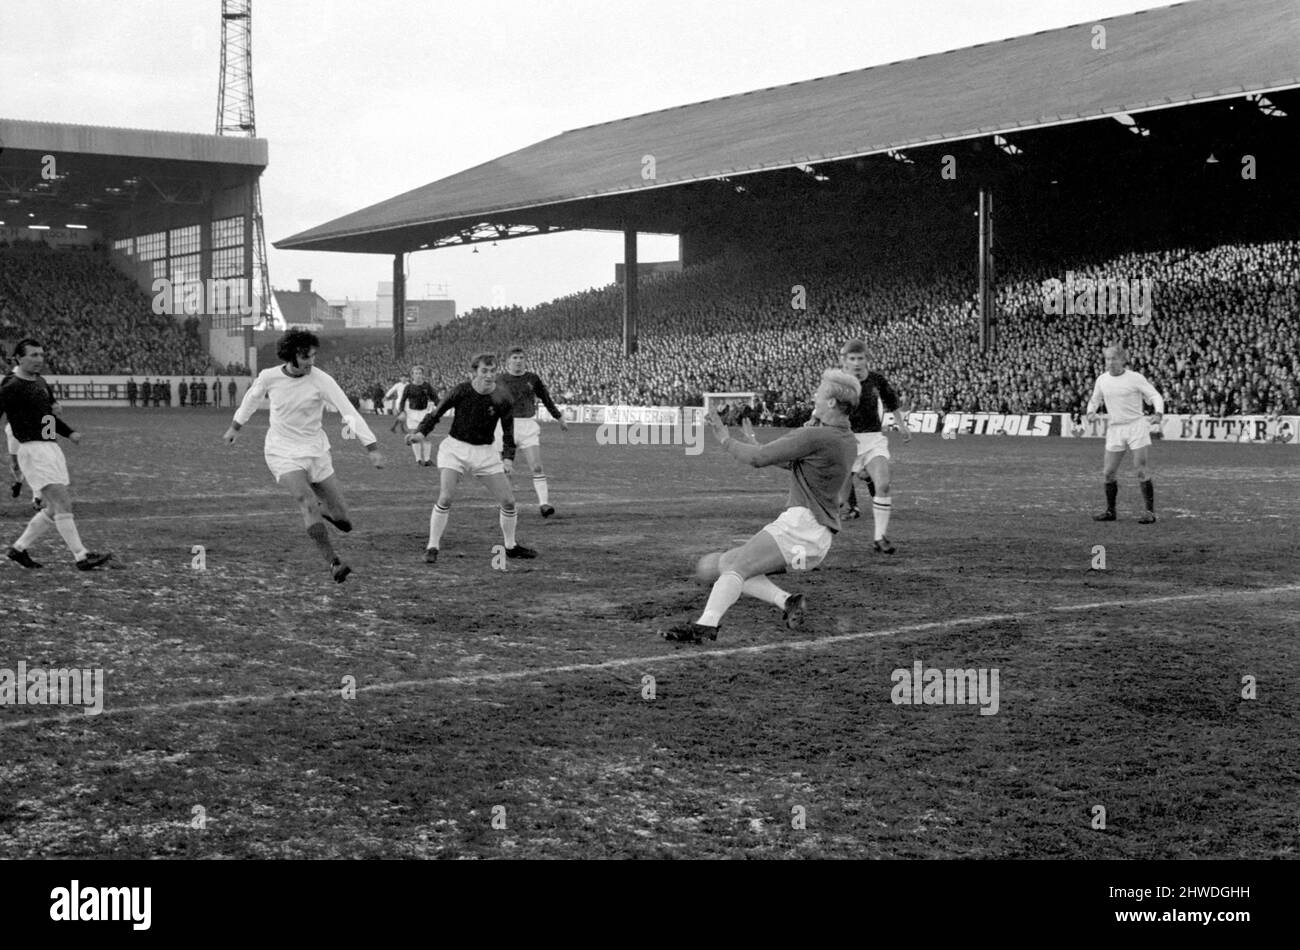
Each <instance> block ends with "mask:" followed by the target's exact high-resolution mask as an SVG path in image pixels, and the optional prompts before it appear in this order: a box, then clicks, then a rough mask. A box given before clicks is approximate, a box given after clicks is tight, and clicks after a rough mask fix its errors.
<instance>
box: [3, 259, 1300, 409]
mask: <svg viewBox="0 0 1300 950" xmlns="http://www.w3.org/2000/svg"><path fill="white" fill-rule="evenodd" d="M999 267H1000V273H999V275H998V281H997V287H998V290H997V305H996V308H995V311H996V313H997V326H996V328H995V338H994V342H993V344H992V345H991V346H990V347H989V348H987V349H985V350H981V349H980V347H979V343H978V340H979V328H978V321H977V308H976V300H975V295H974V288H975V283H976V281H975V274H974V272H973V261H972V260H970V255H953V254H951V253H941V249H936V250H934V251H933V252H932V253H931V254H930V256H929V257H918V254H917V251H916V248H915V247H895V248H881V249H876V250H873V251H871V252H870V253H864V252H862V251H860V250H853V249H846V248H838V249H830V248H828V247H826V246H819V247H807V248H805V249H803V250H802V251H798V250H796V251H791V250H790V249H789V248H787V249H785V250H784V251H783V252H781V253H779V254H767V255H762V256H758V255H755V256H742V255H740V254H738V253H733V254H730V255H726V256H723V257H720V258H717V259H715V260H712V261H710V262H708V263H706V264H703V265H699V266H695V267H690V268H687V269H686V270H685V271H683V272H682V273H680V274H664V275H657V276H655V277H652V278H649V279H643V281H642V286H641V292H640V301H641V315H640V320H639V331H640V332H639V347H638V351H637V352H636V353H635V354H634V355H632V356H630V357H625V356H624V355H623V353H622V341H621V327H620V315H621V311H622V288H621V287H619V286H616V285H611V286H608V287H604V288H600V289H593V290H588V291H583V292H581V293H576V294H571V295H569V296H567V297H563V298H560V299H558V300H555V301H552V302H550V303H546V304H542V305H540V306H536V307H531V308H528V309H524V308H521V307H507V308H480V309H477V310H473V311H470V312H469V313H468V314H466V315H465V316H464V317H462V318H461V319H459V320H457V321H455V322H453V323H451V324H449V325H446V326H443V327H438V328H435V329H433V330H430V331H426V332H425V333H422V334H418V335H415V336H414V337H412V338H410V339H408V341H407V357H406V359H405V360H404V361H403V362H402V363H401V364H398V363H397V362H396V361H394V360H393V358H392V354H391V352H390V351H389V350H388V349H387V348H374V349H371V350H367V351H365V352H363V353H361V354H360V355H358V356H351V357H345V358H342V359H339V360H335V361H334V362H332V363H326V364H323V368H324V369H326V370H327V371H329V372H331V373H333V374H334V375H335V376H336V377H337V378H338V380H339V382H340V384H341V385H342V386H343V388H344V390H345V391H346V392H347V393H348V394H349V395H350V396H352V397H353V398H354V399H356V400H357V401H360V399H362V398H374V396H375V395H377V394H376V393H375V390H376V389H379V390H380V392H381V393H382V391H384V390H387V389H388V387H389V386H390V385H391V384H392V382H393V381H395V380H397V379H398V378H399V376H401V375H402V374H403V373H405V372H406V371H407V370H408V368H409V367H410V366H411V365H412V364H414V363H422V364H424V365H425V366H426V367H428V369H429V372H430V377H431V382H432V383H433V384H434V386H435V388H442V389H447V388H450V387H452V386H454V385H456V384H457V383H459V382H461V381H463V380H464V379H465V378H466V375H467V373H468V364H469V359H470V357H471V356H473V355H474V354H475V353H478V352H483V351H494V352H498V353H503V352H504V351H505V349H506V348H507V347H509V346H512V345H516V344H517V345H521V346H524V347H525V348H526V349H527V353H528V358H529V360H530V362H531V364H532V366H533V367H534V368H535V369H536V370H537V371H538V372H539V373H540V374H541V375H542V378H543V379H544V380H545V381H546V383H547V385H548V386H549V388H550V389H551V392H552V393H553V394H554V396H555V398H556V401H557V402H564V403H595V404H619V403H621V404H627V405H700V404H701V403H702V401H703V394H704V393H706V392H755V393H758V394H759V400H758V404H757V406H756V408H755V412H756V413H757V414H758V417H759V419H760V421H761V420H762V418H764V416H765V415H766V417H767V418H770V419H772V420H773V421H775V422H778V424H779V422H781V421H790V420H795V419H800V418H804V417H806V416H805V414H806V413H807V411H808V399H809V396H810V394H811V393H812V391H813V390H814V388H815V387H816V383H817V380H818V378H819V377H820V375H821V371H822V370H823V369H824V368H825V367H827V366H832V365H836V364H837V362H838V353H839V348H840V346H841V345H842V344H843V342H844V341H845V340H847V339H850V338H853V337H861V338H863V339H865V340H866V341H867V342H868V345H869V346H870V348H871V353H870V356H871V362H872V365H873V366H874V367H875V368H877V369H879V370H880V371H882V372H883V373H885V374H886V376H888V377H889V378H890V380H891V382H892V383H893V384H894V386H895V389H897V390H898V391H899V393H900V394H901V396H902V398H903V401H904V407H905V408H912V409H933V410H938V411H944V412H947V411H964V412H974V411H981V410H983V411H991V412H1040V411H1042V412H1070V413H1078V412H1081V411H1082V410H1083V409H1084V407H1085V405H1086V403H1087V400H1088V397H1089V395H1090V394H1091V391H1092V385H1093V381H1094V380H1095V379H1096V377H1097V375H1098V373H1100V372H1101V370H1102V357H1101V350H1102V347H1103V346H1104V345H1105V344H1107V343H1109V342H1112V341H1114V342H1120V343H1122V344H1124V345H1125V346H1127V348H1128V350H1129V354H1130V363H1131V365H1132V366H1133V368H1134V369H1137V370H1138V371H1140V372H1142V373H1143V374H1144V375H1146V376H1147V378H1148V379H1150V380H1151V381H1152V382H1153V383H1154V384H1155V385H1156V387H1157V388H1159V389H1161V390H1162V391H1163V392H1164V394H1165V396H1166V398H1167V399H1168V400H1169V411H1172V412H1184V413H1206V414H1210V415H1236V414H1242V413H1247V414H1253V413H1267V412H1283V413H1294V412H1297V411H1300V384H1298V383H1297V377H1298V376H1300V365H1297V364H1298V362H1300V242H1297V241H1274V242H1257V243H1227V244H1219V245H1214V246H1207V247H1183V248H1165V249H1161V250H1143V251H1130V252H1127V253H1111V254H1101V253H1096V254H1093V255H1092V256H1091V257H1076V258H1073V259H1069V260H1062V259H1050V258H1047V257H1041V258H1035V259H1030V258H1028V257H1026V256H1024V255H1023V254H1022V255H1020V256H1019V257H1015V258H1012V259H1011V260H1010V261H1009V262H1008V261H999ZM1069 275H1073V280H1074V281H1075V282H1076V283H1077V282H1079V281H1080V280H1082V279H1093V280H1114V281H1124V282H1126V283H1127V282H1133V281H1149V282H1150V284H1149V286H1150V287H1151V292H1152V307H1151V311H1150V313H1149V314H1141V315H1138V319H1135V318H1134V315H1132V314H1128V313H1123V314H1103V313H1083V312H1079V313H1062V312H1051V308H1050V307H1049V306H1048V305H1047V298H1048V291H1047V288H1048V287H1049V286H1050V285H1049V284H1048V283H1047V282H1049V281H1053V280H1055V281H1059V282H1061V283H1065V282H1066V281H1067V278H1068V277H1069ZM25 335H32V336H36V337H38V338H39V339H41V340H42V341H43V342H44V343H45V344H46V348H47V350H48V352H49V353H50V372H51V373H65V374H82V375H85V374H91V373H94V374H104V375H110V374H112V375H127V374H132V373H134V374H143V375H145V376H154V375H187V376H188V375H194V374H198V375H211V374H212V373H214V372H215V373H217V374H223V375H230V374H236V375H238V374H246V373H247V372H248V369H247V367H242V366H237V367H236V366H216V365H214V364H213V362H212V360H211V358H210V357H209V356H208V355H207V354H206V353H204V352H203V347H202V345H201V339H200V335H199V332H198V325H197V321H196V320H195V319H194V318H189V319H188V320H187V321H185V322H184V323H178V322H177V321H176V320H175V319H173V318H172V317H170V316H167V315H165V314H155V313H153V311H152V308H151V306H150V298H149V296H148V295H147V294H144V293H143V292H142V291H141V290H140V289H139V288H138V287H137V286H136V285H135V284H134V283H133V282H132V281H131V280H130V279H128V278H127V277H125V276H123V275H122V274H121V273H119V272H118V271H117V270H116V268H114V267H113V265H112V264H111V263H110V262H109V261H108V260H107V258H105V257H104V256H103V255H102V254H96V253H92V252H89V251H56V250H52V249H50V248H47V247H45V246H44V245H38V246H26V247H22V246H19V247H14V248H0V340H7V341H11V342H12V341H13V340H16V339H18V338H19V337H21V336H25Z"/></svg>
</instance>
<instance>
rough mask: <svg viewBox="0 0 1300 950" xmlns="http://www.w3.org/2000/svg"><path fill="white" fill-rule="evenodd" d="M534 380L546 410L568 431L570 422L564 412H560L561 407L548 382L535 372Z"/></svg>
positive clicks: (538, 395) (564, 430)
mask: <svg viewBox="0 0 1300 950" xmlns="http://www.w3.org/2000/svg"><path fill="white" fill-rule="evenodd" d="M533 381H534V385H535V387H536V390H537V398H538V399H540V400H541V401H542V405H543V406H545V407H546V411H547V412H549V413H550V414H551V418H553V419H555V420H556V421H557V422H558V423H559V424H560V431H561V432H568V431H569V424H568V423H567V422H565V421H564V413H562V412H560V407H559V406H557V405H556V404H555V400H554V399H552V398H551V393H550V390H548V389H547V388H546V384H545V383H544V382H542V378H541V377H540V376H538V375H537V374H536V373H534V374H533Z"/></svg>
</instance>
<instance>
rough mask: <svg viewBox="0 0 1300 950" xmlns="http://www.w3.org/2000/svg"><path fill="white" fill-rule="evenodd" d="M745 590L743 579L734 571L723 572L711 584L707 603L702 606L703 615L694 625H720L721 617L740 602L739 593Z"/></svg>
mask: <svg viewBox="0 0 1300 950" xmlns="http://www.w3.org/2000/svg"><path fill="white" fill-rule="evenodd" d="M744 589H745V579H744V578H743V577H741V576H740V575H739V574H737V573H736V572H735V571H725V572H724V573H723V574H722V575H721V576H720V577H719V578H718V579H717V580H716V581H714V582H713V590H711V591H709V602H708V603H707V604H705V605H704V613H702V614H700V619H699V620H697V621H696V623H700V624H703V625H704V626H706V627H716V626H717V625H718V624H720V623H722V615H723V614H725V613H726V612H727V611H728V610H730V609H731V605H732V604H734V603H735V602H736V601H738V600H740V594H741V591H743V590H744Z"/></svg>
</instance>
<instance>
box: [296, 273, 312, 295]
mask: <svg viewBox="0 0 1300 950" xmlns="http://www.w3.org/2000/svg"><path fill="white" fill-rule="evenodd" d="M298 293H300V294H309V293H311V281H310V280H303V279H302V278H301V277H299V278H298Z"/></svg>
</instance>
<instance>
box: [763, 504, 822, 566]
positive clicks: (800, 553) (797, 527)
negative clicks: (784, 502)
mask: <svg viewBox="0 0 1300 950" xmlns="http://www.w3.org/2000/svg"><path fill="white" fill-rule="evenodd" d="M763 530H764V531H766V532H767V533H768V534H770V535H771V536H772V537H773V538H775V539H776V546H777V547H779V548H780V549H781V555H782V556H783V557H784V558H785V566H786V568H787V569H788V570H791V571H811V570H812V569H813V568H814V567H816V566H817V565H818V564H820V563H821V562H822V561H823V560H824V559H825V557H826V554H827V552H828V551H830V549H831V540H832V539H833V538H834V537H835V535H834V534H832V533H831V529H830V528H828V527H826V525H824V524H822V523H821V522H820V521H818V520H817V519H816V518H814V517H813V513H812V512H811V511H809V510H808V509H807V508H787V509H786V510H785V511H783V512H781V516H780V517H779V518H777V519H776V520H775V521H773V522H772V523H771V524H765V525H763Z"/></svg>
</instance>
